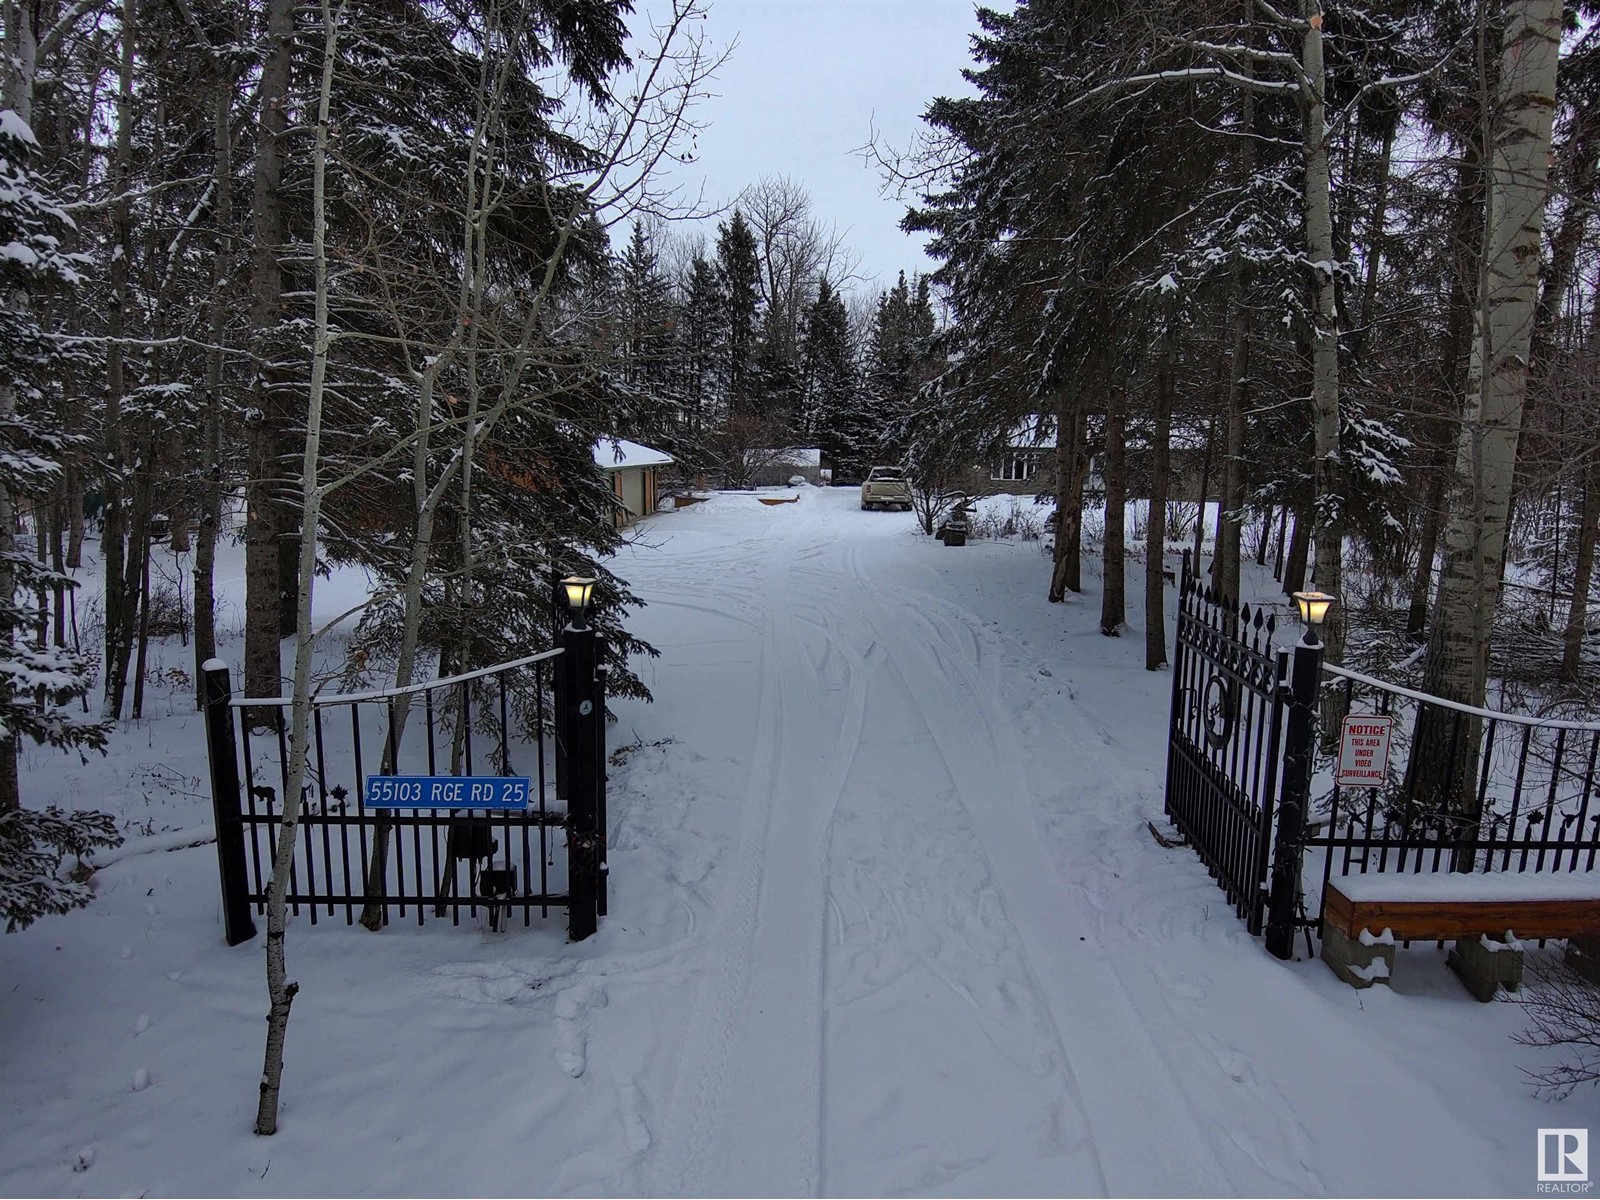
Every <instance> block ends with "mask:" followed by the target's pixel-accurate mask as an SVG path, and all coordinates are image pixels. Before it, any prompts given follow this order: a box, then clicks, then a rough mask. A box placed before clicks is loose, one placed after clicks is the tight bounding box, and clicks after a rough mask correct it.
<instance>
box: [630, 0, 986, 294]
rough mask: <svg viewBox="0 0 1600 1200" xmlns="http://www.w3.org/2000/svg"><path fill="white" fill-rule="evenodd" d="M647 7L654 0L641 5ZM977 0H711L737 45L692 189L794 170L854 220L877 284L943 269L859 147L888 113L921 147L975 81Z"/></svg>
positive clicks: (680, 172)
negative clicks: (925, 114)
mask: <svg viewBox="0 0 1600 1200" xmlns="http://www.w3.org/2000/svg"><path fill="white" fill-rule="evenodd" d="M639 7H640V12H641V15H643V14H647V13H649V12H650V10H651V8H652V5H651V4H649V3H642V4H640V6H639ZM973 12H974V4H973V2H972V0H711V9H710V15H709V17H708V18H707V21H706V33H707V35H708V37H709V39H710V41H711V42H712V43H714V44H715V45H716V46H717V47H727V46H729V45H730V44H732V45H734V49H733V53H732V57H731V58H729V60H728V62H727V63H726V64H725V65H724V66H723V67H722V69H721V70H720V71H719V72H718V74H717V78H716V79H715V80H714V81H713V82H712V85H711V90H712V91H713V92H715V93H716V98H715V99H712V100H709V101H706V102H705V103H704V104H703V105H702V106H701V107H700V109H699V110H698V116H699V119H700V120H702V121H704V122H706V123H708V128H707V129H706V130H705V131H704V133H702V135H701V137H700V155H699V160H698V161H697V162H695V163H693V164H691V165H689V166H680V167H677V168H675V171H674V175H673V180H674V182H677V183H682V184H684V185H686V187H687V190H688V191H689V192H690V194H693V192H694V191H696V190H698V188H699V187H700V185H701V183H702V182H703V183H704V185H705V195H706V199H707V201H708V202H710V203H711V204H724V203H727V202H729V201H731V200H732V199H733V198H734V197H735V196H737V195H738V193H739V191H740V189H742V188H743V187H745V186H746V185H747V184H750V183H753V182H755V181H756V180H757V179H759V178H760V177H761V176H763V175H788V176H789V177H791V178H793V179H795V180H798V181H799V182H801V183H802V184H804V185H805V187H806V188H807V190H809V191H810V193H811V196H812V200H813V202H814V204H815V206H816V212H817V215H818V216H819V217H821V218H822V219H823V220H824V221H825V222H835V223H837V225H838V227H839V228H840V229H841V230H842V231H845V233H846V242H847V244H848V245H849V246H850V247H851V248H852V249H854V250H855V251H856V253H857V254H858V255H859V256H860V259H861V273H862V275H864V276H866V277H867V279H868V283H867V284H866V286H867V287H869V288H872V289H874V290H875V289H876V288H878V287H887V286H888V285H890V284H892V283H893V282H894V277H895V273H896V272H897V271H900V270H904V271H906V272H907V273H908V274H909V273H911V272H912V271H919V270H920V271H926V270H930V269H931V268H932V266H933V265H934V264H933V262H932V260H931V259H929V258H927V257H926V255H924V253H923V251H922V244H921V243H922V239H921V238H911V237H908V236H907V235H906V234H904V233H901V232H900V229H899V222H900V218H901V217H902V216H903V215H904V213H905V204H904V202H903V201H899V200H895V199H893V198H892V197H884V196H880V195H879V192H880V188H881V180H880V179H879V177H878V174H877V172H876V171H875V170H874V169H872V168H870V167H868V166H867V165H866V164H864V163H863V162H862V160H861V157H860V155H859V154H853V153H852V151H853V150H855V149H856V148H857V147H859V146H861V145H862V144H863V143H864V142H866V141H867V139H868V137H869V136H870V135H871V132H872V129H873V127H874V125H876V128H877V130H878V133H879V135H880V136H881V137H882V138H883V139H884V140H885V141H887V142H888V144H890V145H893V146H901V147H903V146H905V145H907V144H908V143H909V142H910V140H911V138H912V136H913V135H914V133H915V132H916V131H917V129H918V127H919V126H920V124H921V120H920V118H921V115H922V111H923V108H924V107H925V106H926V105H927V103H928V101H929V100H930V99H932V98H933V97H934V96H936V95H959V94H965V93H966V92H968V91H969V90H970V89H969V88H968V87H967V85H966V82H965V81H964V80H963V79H962V78H961V75H960V72H961V68H962V67H964V66H968V65H970V62H971V60H970V57H969V55H968V46H969V40H968V39H969V38H970V36H971V35H972V34H973V33H974V32H975V31H976V29H977V19H976V18H975V17H974V15H973Z"/></svg>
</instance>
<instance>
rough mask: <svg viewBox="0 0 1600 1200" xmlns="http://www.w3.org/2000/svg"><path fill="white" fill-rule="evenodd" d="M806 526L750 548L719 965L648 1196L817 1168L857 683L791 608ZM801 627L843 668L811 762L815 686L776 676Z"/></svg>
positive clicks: (767, 1180)
mask: <svg viewBox="0 0 1600 1200" xmlns="http://www.w3.org/2000/svg"><path fill="white" fill-rule="evenodd" d="M814 523H815V522H814V521H804V522H799V523H796V524H794V525H792V526H791V528H790V529H789V531H788V532H789V533H790V537H789V538H787V539H783V540H782V542H781V543H780V544H779V545H777V546H774V545H772V543H771V542H768V543H766V544H765V545H764V547H763V548H764V549H765V551H766V553H767V555H768V556H769V557H768V566H767V569H766V575H767V580H766V586H765V592H766V600H767V605H766V608H767V622H766V630H765V634H766V636H765V637H764V638H763V639H762V647H761V657H760V667H759V670H760V673H761V675H760V685H759V696H760V699H759V701H758V717H757V738H756V744H755V746H754V748H753V753H752V764H751V770H750V773H749V777H748V780H749V781H748V784H747V786H746V795H745V798H744V809H745V816H744V820H743V822H742V828H741V831H740V848H739V852H738V855H737V859H736V862H737V867H736V880H735V882H734V884H732V885H731V896H732V902H731V904H730V906H729V910H728V913H727V916H726V917H725V919H724V920H723V921H722V922H719V923H718V929H717V932H716V934H715V935H714V940H713V941H712V942H711V945H710V946H709V950H710V954H711V956H713V957H714V958H715V959H716V960H717V961H718V962H719V963H720V970H718V971H717V973H716V974H715V975H713V976H711V977H710V978H708V979H707V981H706V983H705V985H704V986H703V988H702V990H701V993H700V995H699V996H698V997H697V998H696V1001H695V1003H694V1006H693V1008H692V1010H691V1016H690V1019H689V1022H688V1031H687V1034H686V1036H685V1038H684V1041H683V1044H682V1049H681V1052H680V1055H679V1066H678V1071H677V1077H676V1080H675V1085H674V1089H673V1093H674V1103H673V1106H672V1115H671V1117H669V1122H668V1127H667V1129H666V1131H665V1133H664V1136H663V1138H662V1139H661V1141H662V1149H661V1151H660V1154H659V1156H658V1163H657V1165H656V1174H657V1175H658V1176H659V1179H660V1183H661V1188H660V1190H663V1191H670V1192H673V1193H677V1194H686V1195H709V1194H726V1195H763V1194H777V1195H814V1194H815V1193H816V1191H817V1189H818V1186H819V1181H820V1178H821V1156H822V1139H821V1129H822V1081H821V1072H822V980H823V972H824V962H823V956H824V953H825V945H826V936H825V932H826V930H825V926H826V919H827V911H826V906H825V896H826V883H825V875H826V842H827V836H828V828H829V823H830V822H831V814H832V812H833V809H834V808H835V807H836V805H837V801H838V793H839V792H842V790H843V787H844V776H845V774H846V773H847V771H848V763H849V761H851V760H853V757H854V753H855V745H856V743H857V742H858V741H859V737H860V725H861V720H860V715H861V709H862V706H863V705H864V703H865V687H866V682H865V676H864V673H863V672H862V671H861V662H860V658H859V656H856V655H854V652H853V651H852V650H851V649H850V648H849V647H848V646H847V645H846V644H844V643H842V642H841V641H839V640H838V639H837V638H836V637H835V636H834V635H833V634H832V632H831V631H830V630H829V629H828V627H827V623H826V620H825V619H824V622H823V623H822V624H820V625H819V624H817V623H816V622H814V621H803V619H802V618H799V617H798V616H797V614H796V606H795V604H794V600H793V596H792V592H791V588H790V579H789V569H788V564H789V563H790V562H792V561H794V560H796V559H799V558H805V557H814V556H815V555H816V554H818V553H820V552H821V551H822V550H823V549H824V548H825V547H826V545H827V544H828V539H824V540H820V541H816V542H812V543H810V544H807V545H804V546H802V547H801V548H800V549H799V550H798V551H794V552H792V553H790V552H788V551H789V546H790V544H792V542H793V541H794V540H796V535H798V534H800V533H802V532H804V531H805V530H806V529H807V528H808V527H809V526H811V525H814ZM802 622H803V623H805V624H808V625H811V626H812V627H813V628H816V629H818V630H819V631H820V632H821V633H822V634H823V636H824V638H825V640H826V641H827V643H828V644H829V646H830V647H831V648H832V649H834V650H836V651H838V653H839V656H840V658H841V660H842V661H843V662H844V664H845V668H846V672H847V679H846V687H845V689H844V690H845V693H846V701H845V705H844V712H843V714H842V715H841V719H840V721H839V725H838V729H837V733H836V735H835V737H834V739H833V746H832V751H831V753H830V754H828V755H827V756H826V758H827V759H828V762H827V763H826V767H825V769H824V770H823V771H821V772H820V773H817V772H816V771H814V769H813V768H814V765H815V764H814V763H813V762H812V761H811V760H812V759H813V758H814V757H815V756H816V754H817V750H816V748H817V747H818V746H822V745H826V744H827V738H826V733H827V725H828V722H827V719H826V714H825V712H824V711H823V704H822V700H823V695H824V693H825V692H826V691H828V690H829V689H828V688H827V687H826V684H825V681H824V680H823V679H822V678H821V675H820V673H819V672H818V670H817V669H816V668H815V667H814V666H813V667H812V668H811V671H810V675H811V679H810V682H809V685H808V686H804V688H803V690H804V691H805V692H806V693H807V694H805V695H802V696H800V697H798V698H797V699H798V702H792V701H791V698H790V697H789V696H788V694H787V692H788V688H789V686H791V685H794V684H801V685H805V683H806V681H804V680H793V679H789V678H787V677H785V676H784V674H783V672H784V670H785V668H786V667H787V666H788V665H790V664H793V663H796V662H805V663H807V664H809V663H810V659H809V658H808V657H807V656H806V655H805V654H804V652H803V649H802V647H801V645H800V641H799V635H798V626H799V625H800V624H801V623H802ZM841 760H842V761H843V762H844V764H845V765H843V766H842V767H841V766H840V765H839V764H840V762H841ZM809 780H816V781H817V782H816V783H813V784H810V785H809V786H808V785H807V781H809ZM786 859H787V860H788V861H785V860H786ZM774 864H782V865H783V867H784V869H783V870H776V871H775V870H772V869H770V868H771V866H772V865H774Z"/></svg>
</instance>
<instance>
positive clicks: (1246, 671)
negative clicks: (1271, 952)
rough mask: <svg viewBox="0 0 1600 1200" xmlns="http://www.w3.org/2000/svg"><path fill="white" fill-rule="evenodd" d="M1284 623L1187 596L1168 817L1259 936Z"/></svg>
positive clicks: (1176, 674)
mask: <svg viewBox="0 0 1600 1200" xmlns="http://www.w3.org/2000/svg"><path fill="white" fill-rule="evenodd" d="M1275 628H1276V618H1274V617H1272V616H1269V615H1266V614H1264V613H1263V612H1262V611H1261V610H1260V609H1257V610H1255V611H1254V612H1252V611H1251V609H1250V607H1249V606H1248V605H1245V606H1243V607H1239V606H1236V605H1234V604H1233V603H1232V602H1231V601H1230V600H1228V599H1227V598H1226V597H1223V596H1220V595H1218V594H1216V593H1214V592H1213V591H1212V590H1211V589H1210V588H1205V587H1202V586H1201V585H1200V583H1199V581H1198V580H1196V579H1195V578H1194V577H1193V576H1192V575H1191V574H1190V572H1189V570H1188V557H1187V555H1186V556H1185V569H1184V574H1183V580H1182V582H1181V584H1180V585H1179V590H1178V636H1177V643H1176V650H1175V655H1174V658H1175V661H1174V663H1173V681H1172V712H1171V720H1170V726H1169V731H1168V741H1167V779H1166V812H1167V816H1168V817H1169V818H1170V819H1171V821H1172V823H1173V824H1174V825H1175V826H1177V828H1178V831H1179V832H1180V833H1181V834H1182V835H1183V837H1184V839H1185V840H1186V841H1187V842H1188V843H1189V844H1190V845H1191V846H1193V847H1194V850H1195V852H1196V853H1197V854H1199V856H1200V859H1201V861H1202V862H1204V863H1205V864H1206V867H1207V868H1208V869H1209V870H1210V872H1211V874H1212V876H1213V877H1214V878H1215V879H1216V880H1217V883H1218V885H1219V886H1220V887H1221V888H1222V890H1223V891H1224V893H1226V894H1227V897H1228V899H1229V901H1231V902H1232V904H1233V906H1234V910H1235V912H1237V914H1238V915H1239V916H1240V917H1241V918H1243V920H1244V922H1245V924H1246V926H1247V927H1248V928H1249V930H1250V932H1251V933H1260V932H1261V930H1262V926H1263V921H1264V916H1265V907H1266V880H1267V874H1268V870H1269V867H1270V864H1271V852H1272V825H1273V811H1274V807H1275V804H1276V801H1277V796H1278V787H1279V784H1280V779H1281V774H1282V771H1281V763H1280V750H1281V744H1282V737H1283V709H1284V705H1283V702H1282V700H1281V694H1282V690H1283V687H1284V683H1285V680H1286V677H1287V674H1288V659H1287V657H1286V656H1284V655H1282V654H1281V653H1278V652H1275V651H1274V650H1273V647H1272V635H1273V632H1274V630H1275Z"/></svg>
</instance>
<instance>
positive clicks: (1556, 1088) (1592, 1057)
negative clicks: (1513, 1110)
mask: <svg viewBox="0 0 1600 1200" xmlns="http://www.w3.org/2000/svg"><path fill="white" fill-rule="evenodd" d="M1586 948H1587V947H1586ZM1582 967H1587V968H1589V969H1588V970H1583V969H1580V968H1582ZM1593 967H1594V960H1593V958H1592V957H1591V956H1589V955H1587V954H1583V953H1577V952H1575V951H1574V950H1573V949H1569V950H1568V951H1567V955H1566V957H1564V958H1560V959H1535V960H1533V961H1530V962H1529V963H1528V975H1527V979H1526V980H1525V981H1524V983H1523V986H1522V989H1521V991H1520V992H1519V993H1518V996H1517V999H1518V1002H1519V1003H1520V1004H1521V1005H1522V1007H1523V1010H1524V1011H1525V1012H1526V1013H1527V1014H1528V1021H1529V1027H1528V1028H1527V1029H1526V1030H1524V1031H1523V1032H1522V1033H1520V1034H1517V1035H1516V1040H1517V1041H1519V1042H1521V1043H1522V1044H1523V1045H1524V1046H1542V1047H1549V1048H1554V1049H1556V1050H1558V1051H1559V1052H1560V1055H1561V1057H1560V1060H1559V1061H1557V1062H1556V1063H1555V1065H1553V1066H1549V1067H1542V1068H1526V1067H1525V1068H1523V1069H1524V1071H1525V1072H1526V1073H1527V1075H1528V1077H1529V1079H1530V1080H1531V1081H1532V1083H1533V1086H1534V1089H1535V1090H1536V1091H1538V1092H1539V1093H1540V1094H1542V1095H1544V1096H1546V1097H1549V1098H1553V1099H1559V1098H1561V1097H1563V1096H1566V1095H1568V1094H1569V1093H1570V1092H1572V1091H1573V1090H1574V1089H1575V1088H1577V1087H1578V1086H1579V1085H1580V1084H1584V1083H1600V983H1596V982H1595V979H1594V975H1595V973H1596V972H1595V971H1594V969H1593Z"/></svg>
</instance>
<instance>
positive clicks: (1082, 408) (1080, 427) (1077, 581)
mask: <svg viewBox="0 0 1600 1200" xmlns="http://www.w3.org/2000/svg"><path fill="white" fill-rule="evenodd" d="M1076 407H1077V412H1078V415H1077V420H1075V421H1074V422H1073V423H1072V487H1071V490H1070V491H1069V492H1068V493H1067V506H1068V507H1067V521H1066V528H1067V556H1066V558H1065V560H1063V561H1064V563H1065V566H1066V573H1065V578H1066V584H1067V590H1068V591H1072V592H1081V591H1083V485H1084V483H1085V482H1086V481H1087V477H1088V474H1089V451H1088V445H1087V442H1088V433H1089V414H1088V411H1087V408H1088V406H1087V405H1086V404H1084V403H1083V402H1082V401H1081V400H1080V402H1079V403H1078V405H1077V406H1076Z"/></svg>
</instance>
